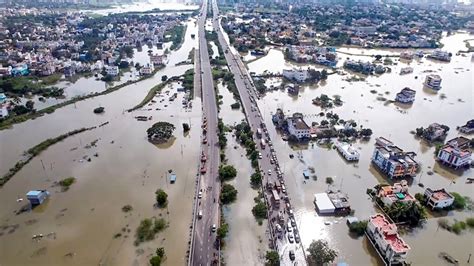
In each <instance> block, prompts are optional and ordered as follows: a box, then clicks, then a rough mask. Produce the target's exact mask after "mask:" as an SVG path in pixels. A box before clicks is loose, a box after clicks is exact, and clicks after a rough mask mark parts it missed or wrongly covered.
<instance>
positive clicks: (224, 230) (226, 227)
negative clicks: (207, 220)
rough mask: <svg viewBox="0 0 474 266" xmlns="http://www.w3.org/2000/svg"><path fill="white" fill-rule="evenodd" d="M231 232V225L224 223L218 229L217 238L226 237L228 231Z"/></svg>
mask: <svg viewBox="0 0 474 266" xmlns="http://www.w3.org/2000/svg"><path fill="white" fill-rule="evenodd" d="M228 232H229V225H228V224H226V223H224V224H222V225H221V226H220V227H219V228H218V229H217V238H218V239H221V240H222V239H224V238H225V237H226V236H227V233H228Z"/></svg>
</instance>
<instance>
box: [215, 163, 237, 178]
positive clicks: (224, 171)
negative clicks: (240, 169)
mask: <svg viewBox="0 0 474 266" xmlns="http://www.w3.org/2000/svg"><path fill="white" fill-rule="evenodd" d="M236 176H237V170H236V169H235V167H234V166H232V165H221V166H220V167H219V178H220V179H221V181H226V180H230V179H232V178H234V177H236Z"/></svg>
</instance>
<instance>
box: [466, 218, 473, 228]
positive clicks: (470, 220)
mask: <svg viewBox="0 0 474 266" xmlns="http://www.w3.org/2000/svg"><path fill="white" fill-rule="evenodd" d="M466 224H467V226H469V227H470V228H474V218H473V217H471V218H467V219H466Z"/></svg>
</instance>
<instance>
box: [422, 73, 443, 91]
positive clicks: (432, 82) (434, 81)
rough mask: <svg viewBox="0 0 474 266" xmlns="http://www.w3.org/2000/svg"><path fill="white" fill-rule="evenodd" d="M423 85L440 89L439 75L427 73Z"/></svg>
mask: <svg viewBox="0 0 474 266" xmlns="http://www.w3.org/2000/svg"><path fill="white" fill-rule="evenodd" d="M425 85H426V86H427V87H429V88H431V89H433V90H439V89H441V77H440V76H439V75H433V74H431V75H428V76H426V79H425Z"/></svg>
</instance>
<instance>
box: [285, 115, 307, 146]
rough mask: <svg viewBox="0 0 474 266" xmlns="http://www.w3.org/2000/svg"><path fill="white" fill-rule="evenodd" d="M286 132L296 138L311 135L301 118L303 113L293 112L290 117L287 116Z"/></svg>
mask: <svg viewBox="0 0 474 266" xmlns="http://www.w3.org/2000/svg"><path fill="white" fill-rule="evenodd" d="M287 123H288V133H290V135H293V136H295V137H296V138H297V139H299V140H300V139H305V138H309V137H310V136H311V134H310V127H309V126H308V124H306V122H305V121H304V120H303V115H302V114H300V113H295V114H293V116H292V117H288V118H287Z"/></svg>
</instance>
